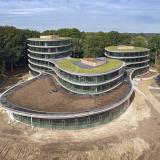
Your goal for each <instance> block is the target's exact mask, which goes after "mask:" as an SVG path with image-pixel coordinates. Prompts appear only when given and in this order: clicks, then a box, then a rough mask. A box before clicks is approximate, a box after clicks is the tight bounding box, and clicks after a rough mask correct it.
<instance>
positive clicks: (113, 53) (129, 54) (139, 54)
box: [107, 52, 148, 57]
mask: <svg viewBox="0 0 160 160" xmlns="http://www.w3.org/2000/svg"><path fill="white" fill-rule="evenodd" d="M107 54H108V56H115V57H138V56H147V55H148V52H130V53H129V52H128V53H123V52H107Z"/></svg>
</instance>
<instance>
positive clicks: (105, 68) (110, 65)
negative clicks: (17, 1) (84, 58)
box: [57, 58, 123, 74]
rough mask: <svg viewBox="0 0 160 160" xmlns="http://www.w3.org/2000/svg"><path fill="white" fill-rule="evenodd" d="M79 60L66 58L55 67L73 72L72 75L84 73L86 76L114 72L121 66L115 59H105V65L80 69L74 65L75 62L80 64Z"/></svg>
mask: <svg viewBox="0 0 160 160" xmlns="http://www.w3.org/2000/svg"><path fill="white" fill-rule="evenodd" d="M80 61H81V59H80V58H66V59H63V60H60V61H58V62H57V65H58V67H59V68H61V69H63V70H66V71H69V72H74V73H82V74H83V73H84V74H85V73H86V74H96V73H105V72H109V71H112V70H115V69H117V68H119V67H121V66H122V64H123V62H122V61H120V60H116V59H109V58H107V61H106V63H105V64H103V65H100V66H96V67H92V68H82V67H81V66H79V65H76V64H75V62H80Z"/></svg>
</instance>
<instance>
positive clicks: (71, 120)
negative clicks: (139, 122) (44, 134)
mask: <svg viewBox="0 0 160 160" xmlns="http://www.w3.org/2000/svg"><path fill="white" fill-rule="evenodd" d="M38 78H39V76H38V77H36V78H33V79H32V80H29V81H27V82H22V83H21V84H18V85H15V86H13V87H12V88H10V89H9V90H7V91H6V92H5V93H3V94H2V95H1V104H2V106H3V107H4V108H5V109H6V110H7V113H8V115H9V117H10V118H11V119H14V120H17V121H19V122H22V123H25V124H28V125H31V126H32V127H42V128H51V129H81V128H88V127H94V126H97V125H100V124H104V123H107V122H110V121H111V120H113V119H115V118H117V117H118V116H119V115H121V114H122V113H123V112H125V111H126V109H127V108H128V107H129V105H130V103H131V102H132V100H133V98H134V94H133V93H134V92H133V88H132V85H131V84H130V83H129V82H127V83H129V87H128V88H127V90H126V92H125V94H124V95H125V96H124V97H119V98H120V100H119V101H118V102H116V103H113V104H112V105H110V106H107V104H106V106H103V107H101V108H95V109H90V110H87V111H83V112H72V113H67V112H66V113H65V112H62V113H57V112H55V113H52V112H43V111H38V110H37V111H36V110H31V109H27V108H23V107H22V106H18V105H16V104H13V103H12V102H11V101H9V100H8V98H7V96H8V95H9V94H12V93H13V92H14V91H15V90H17V89H18V88H21V87H23V85H26V84H27V85H29V83H32V81H34V80H35V79H38Z"/></svg>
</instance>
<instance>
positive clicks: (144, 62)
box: [105, 46, 149, 69]
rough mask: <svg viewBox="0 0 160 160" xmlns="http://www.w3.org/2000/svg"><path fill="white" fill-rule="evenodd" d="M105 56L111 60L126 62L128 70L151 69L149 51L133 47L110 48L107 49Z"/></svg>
mask: <svg viewBox="0 0 160 160" xmlns="http://www.w3.org/2000/svg"><path fill="white" fill-rule="evenodd" d="M105 51H106V52H105V55H106V56H107V57H109V58H114V59H120V60H123V61H125V62H126V66H127V68H128V69H133V68H139V67H146V68H149V49H147V48H140V47H133V46H110V47H106V48H105Z"/></svg>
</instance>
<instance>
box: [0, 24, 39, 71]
mask: <svg viewBox="0 0 160 160" xmlns="http://www.w3.org/2000/svg"><path fill="white" fill-rule="evenodd" d="M38 35H39V33H38V32H36V31H29V30H21V29H16V28H15V27H8V26H5V27H0V74H4V72H5V71H6V70H11V71H12V70H13V69H14V68H16V67H18V66H22V65H23V66H25V65H26V66H27V38H29V37H33V36H35V37H36V36H38ZM23 57H25V58H23ZM22 59H23V60H22Z"/></svg>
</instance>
